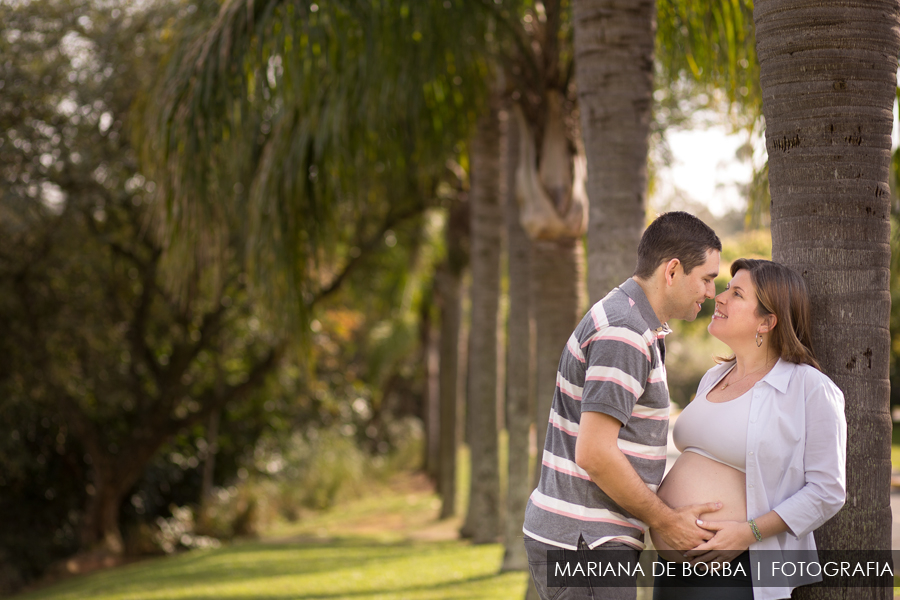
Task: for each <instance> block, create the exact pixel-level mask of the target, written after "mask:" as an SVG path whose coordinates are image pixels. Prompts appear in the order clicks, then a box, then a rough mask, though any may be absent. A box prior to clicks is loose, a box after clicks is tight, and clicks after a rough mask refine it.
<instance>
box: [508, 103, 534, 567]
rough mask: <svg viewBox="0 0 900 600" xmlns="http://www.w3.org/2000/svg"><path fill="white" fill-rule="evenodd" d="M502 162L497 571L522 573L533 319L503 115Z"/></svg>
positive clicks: (515, 140)
mask: <svg viewBox="0 0 900 600" xmlns="http://www.w3.org/2000/svg"><path fill="white" fill-rule="evenodd" d="M505 134H506V135H505V136H504V138H505V144H504V150H503V156H504V170H503V175H504V189H503V190H502V192H503V194H504V196H505V202H506V238H507V256H508V263H507V264H508V272H509V319H508V322H507V328H506V331H507V337H506V339H507V352H506V433H507V438H508V440H509V442H508V456H509V460H508V466H507V492H506V514H507V515H508V516H507V519H506V523H505V524H504V525H505V526H504V531H503V548H504V554H503V564H502V565H501V567H500V570H501V571H523V570H527V569H528V557H527V556H526V555H525V546H524V544H522V542H521V538H522V523H521V522H520V521H519V519H518V515H522V514H524V512H525V504H526V503H527V501H528V496H529V494H531V490H532V486H531V477H530V475H529V471H528V463H529V455H530V448H529V441H530V439H529V438H530V436H529V430H530V429H531V426H532V424H533V423H534V417H535V414H534V412H535V408H534V406H535V405H534V400H535V397H534V380H535V377H534V369H535V356H534V349H535V344H534V318H533V312H532V309H531V260H530V259H531V242H530V240H529V239H528V235H527V234H526V233H525V230H524V229H523V228H522V224H521V223H520V220H519V206H518V203H517V202H516V180H515V175H516V165H517V164H518V161H519V126H518V122H517V120H516V119H513V118H509V115H508V114H507V119H506V132H505Z"/></svg>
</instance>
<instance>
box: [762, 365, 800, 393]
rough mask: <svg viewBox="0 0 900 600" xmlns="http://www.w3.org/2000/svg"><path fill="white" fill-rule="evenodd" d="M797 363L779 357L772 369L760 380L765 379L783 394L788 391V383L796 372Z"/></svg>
mask: <svg viewBox="0 0 900 600" xmlns="http://www.w3.org/2000/svg"><path fill="white" fill-rule="evenodd" d="M796 367H797V365H796V364H794V363H792V362H789V361H786V360H784V359H783V358H779V359H778V362H777V363H775V366H774V367H772V370H771V371H769V372H768V373H766V376H765V377H763V378H762V379H761V380H760V381H765V382H766V383H768V384H769V385H771V386H772V387H773V388H775V389H776V390H778V391H779V392H781V393H782V394H783V393H785V392H786V391H787V387H788V383H790V381H791V375H793V374H794V369H795V368H796Z"/></svg>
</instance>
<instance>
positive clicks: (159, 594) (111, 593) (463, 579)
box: [21, 538, 524, 600]
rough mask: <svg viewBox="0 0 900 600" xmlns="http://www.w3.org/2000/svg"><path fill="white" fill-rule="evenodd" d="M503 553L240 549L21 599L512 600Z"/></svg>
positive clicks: (447, 545) (473, 549)
mask: <svg viewBox="0 0 900 600" xmlns="http://www.w3.org/2000/svg"><path fill="white" fill-rule="evenodd" d="M500 552H501V550H500V549H499V547H494V548H491V547H485V546H470V545H468V544H465V543H462V542H458V541H446V542H402V543H393V544H386V543H375V542H371V541H368V540H365V539H363V540H359V539H352V538H339V539H332V540H329V541H328V542H324V543H314V544H293V543H268V544H267V543H243V544H237V545H234V546H229V547H226V548H223V549H220V550H213V551H205V552H194V553H190V554H185V555H181V556H174V557H167V558H162V559H154V560H148V561H146V562H142V563H137V564H134V565H130V566H127V567H122V568H120V569H115V570H112V571H108V572H103V573H97V574H94V575H90V576H86V577H83V578H78V579H75V580H70V581H68V582H65V583H62V584H60V585H58V586H53V587H51V588H47V589H45V590H42V591H39V592H35V593H33V594H29V595H27V596H22V597H21V600H68V599H70V598H94V599H97V600H126V599H128V600H131V599H144V598H147V599H169V598H172V599H179V600H187V599H189V600H213V599H215V600H221V598H223V597H227V598H231V599H247V600H249V599H251V598H259V599H266V600H282V599H285V600H286V599H288V598H293V599H305V600H317V599H318V600H326V599H333V598H366V597H372V598H376V597H377V598H400V597H403V598H410V599H422V600H425V599H428V600H431V599H436V598H440V599H442V600H443V599H448V600H453V599H456V598H460V599H462V598H475V597H479V598H501V597H504V596H505V597H510V596H509V594H508V592H509V591H510V586H515V585H516V582H517V581H519V579H521V580H522V581H524V574H515V573H513V574H502V575H501V574H498V573H497V568H498V567H499V564H500V557H501V554H500ZM519 575H521V577H519ZM488 588H490V589H488ZM504 591H506V592H507V593H506V594H503V592H504ZM522 591H524V585H523V586H522ZM513 595H515V596H518V595H520V594H518V593H514V594H513Z"/></svg>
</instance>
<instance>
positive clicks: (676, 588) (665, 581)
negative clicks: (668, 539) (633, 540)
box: [653, 551, 753, 600]
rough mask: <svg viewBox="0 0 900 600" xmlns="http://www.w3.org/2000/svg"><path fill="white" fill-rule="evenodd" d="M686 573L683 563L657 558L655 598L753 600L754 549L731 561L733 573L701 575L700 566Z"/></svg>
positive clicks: (669, 599) (666, 599)
mask: <svg viewBox="0 0 900 600" xmlns="http://www.w3.org/2000/svg"><path fill="white" fill-rule="evenodd" d="M695 569H696V572H694V570H692V571H691V574H689V575H684V574H683V570H682V568H681V563H673V562H669V561H667V560H666V559H664V558H661V557H659V558H657V559H656V563H655V564H654V565H653V573H654V575H655V577H654V578H653V600H720V599H721V598H728V600H753V579H752V578H753V575H752V573H751V572H750V552H749V551H745V552H743V553H742V554H741V555H739V556H738V557H737V558H735V559H734V560H733V561H731V568H730V569H729V572H730V575H725V574H720V575H715V576H712V575H704V574H699V573H701V572H702V569H698V568H696V567H695Z"/></svg>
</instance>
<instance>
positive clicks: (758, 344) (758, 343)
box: [756, 331, 763, 348]
mask: <svg viewBox="0 0 900 600" xmlns="http://www.w3.org/2000/svg"><path fill="white" fill-rule="evenodd" d="M762 343H763V337H762V336H761V335H759V332H758V331H757V332H756V347H757V348H761V347H762Z"/></svg>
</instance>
